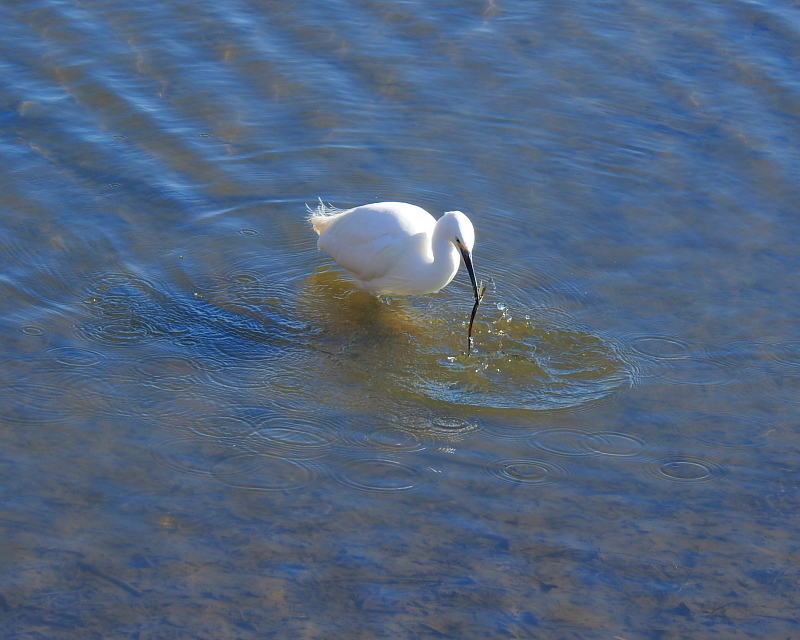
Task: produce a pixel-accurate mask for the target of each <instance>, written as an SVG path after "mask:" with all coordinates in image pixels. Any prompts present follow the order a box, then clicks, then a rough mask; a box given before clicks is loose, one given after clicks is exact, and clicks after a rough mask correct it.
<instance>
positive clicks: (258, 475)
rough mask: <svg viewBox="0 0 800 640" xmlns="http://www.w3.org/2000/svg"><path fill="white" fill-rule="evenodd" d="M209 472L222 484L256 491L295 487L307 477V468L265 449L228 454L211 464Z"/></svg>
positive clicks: (302, 483) (301, 484)
mask: <svg viewBox="0 0 800 640" xmlns="http://www.w3.org/2000/svg"><path fill="white" fill-rule="evenodd" d="M211 473H212V474H213V475H214V477H215V478H217V480H219V481H220V482H222V483H224V484H227V485H230V486H232V487H238V488H240V489H256V490H259V491H288V490H290V489H299V488H300V487H303V486H305V485H306V484H308V482H309V481H310V479H311V471H310V470H309V469H308V468H306V467H304V466H302V465H300V464H298V463H297V462H293V461H291V460H287V459H285V458H280V457H278V456H271V455H269V454H265V453H244V454H241V455H237V456H231V457H229V458H226V459H224V460H221V461H220V462H218V463H217V464H215V465H214V466H213V468H212V470H211Z"/></svg>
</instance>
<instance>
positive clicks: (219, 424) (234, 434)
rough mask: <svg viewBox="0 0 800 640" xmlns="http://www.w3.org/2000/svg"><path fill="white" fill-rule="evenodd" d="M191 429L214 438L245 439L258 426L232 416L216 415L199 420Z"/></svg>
mask: <svg viewBox="0 0 800 640" xmlns="http://www.w3.org/2000/svg"><path fill="white" fill-rule="evenodd" d="M191 429H192V431H194V432H195V433H199V434H200V435H202V436H209V437H212V438H243V437H246V436H249V435H251V434H252V433H253V432H254V431H255V430H256V425H255V424H253V423H252V422H251V421H249V420H245V419H243V418H237V417H235V416H231V415H215V416H205V417H202V418H198V419H197V420H195V421H194V423H193V424H192V425H191Z"/></svg>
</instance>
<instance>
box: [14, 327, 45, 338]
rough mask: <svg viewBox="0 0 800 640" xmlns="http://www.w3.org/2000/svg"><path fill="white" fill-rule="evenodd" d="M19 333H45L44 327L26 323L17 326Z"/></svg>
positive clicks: (33, 334)
mask: <svg viewBox="0 0 800 640" xmlns="http://www.w3.org/2000/svg"><path fill="white" fill-rule="evenodd" d="M19 330H20V332H21V333H24V334H25V335H26V336H40V335H42V334H43V333H45V329H44V328H43V327H40V326H38V325H35V324H26V325H25V326H23V327H20V328H19Z"/></svg>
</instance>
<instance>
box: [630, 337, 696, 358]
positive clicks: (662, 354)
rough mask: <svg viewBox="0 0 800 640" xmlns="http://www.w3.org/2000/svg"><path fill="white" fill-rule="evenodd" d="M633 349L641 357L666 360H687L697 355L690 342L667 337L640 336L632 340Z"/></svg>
mask: <svg viewBox="0 0 800 640" xmlns="http://www.w3.org/2000/svg"><path fill="white" fill-rule="evenodd" d="M631 348H632V349H633V350H634V351H636V352H637V353H638V354H640V355H643V356H647V357H650V358H659V359H664V360H674V359H679V358H687V357H689V356H691V355H692V354H693V353H696V349H694V348H692V346H691V345H690V344H689V343H688V342H684V341H683V340H679V339H678V338H668V337H665V336H638V337H636V338H633V339H632V340H631Z"/></svg>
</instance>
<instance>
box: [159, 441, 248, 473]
mask: <svg viewBox="0 0 800 640" xmlns="http://www.w3.org/2000/svg"><path fill="white" fill-rule="evenodd" d="M235 450H236V445H235V444H227V443H224V442H220V441H218V440H216V441H215V440H211V439H208V438H191V437H187V436H180V437H173V438H169V439H167V440H162V441H161V442H159V443H158V444H157V445H156V448H155V450H154V451H153V455H154V456H155V458H156V461H157V462H158V463H159V464H160V465H161V466H162V467H166V468H168V469H172V470H174V471H180V472H181V473H189V474H193V475H210V474H211V470H212V469H213V468H214V466H215V465H217V464H218V463H219V462H220V461H222V460H223V459H224V458H226V457H229V456H230V455H231V453H232V452H233V451H235Z"/></svg>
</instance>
